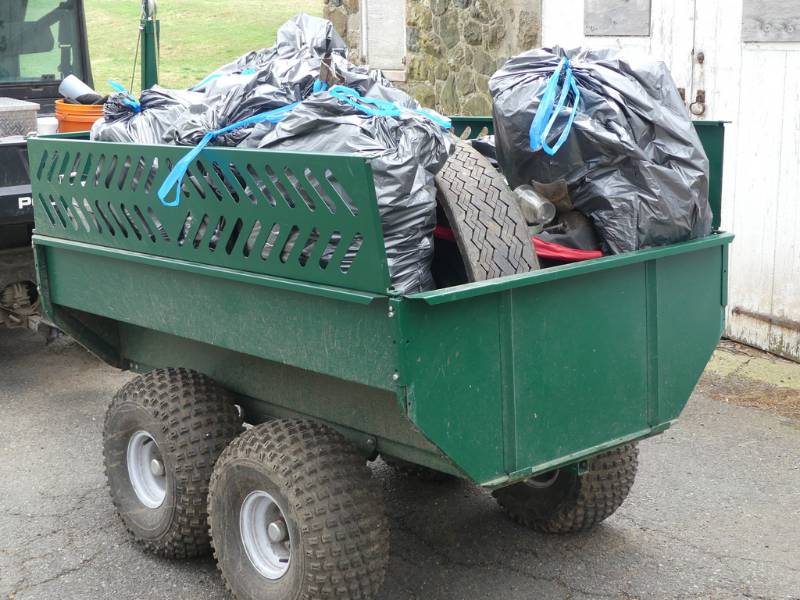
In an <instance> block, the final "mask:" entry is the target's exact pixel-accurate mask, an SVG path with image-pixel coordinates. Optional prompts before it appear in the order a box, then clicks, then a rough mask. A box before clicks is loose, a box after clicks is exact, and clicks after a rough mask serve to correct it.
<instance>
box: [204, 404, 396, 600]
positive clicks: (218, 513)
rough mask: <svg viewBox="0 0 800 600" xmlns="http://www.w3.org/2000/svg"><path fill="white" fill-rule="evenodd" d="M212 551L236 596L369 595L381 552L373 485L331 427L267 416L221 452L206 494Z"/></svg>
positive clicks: (385, 551)
mask: <svg viewBox="0 0 800 600" xmlns="http://www.w3.org/2000/svg"><path fill="white" fill-rule="evenodd" d="M208 503H209V505H208V514H209V517H208V522H209V526H210V530H211V540H212V544H213V547H214V556H215V557H216V559H217V565H218V567H219V570H220V571H221V572H222V577H223V579H224V580H225V584H226V586H227V588H228V590H229V591H230V592H231V594H232V595H233V597H235V598H237V599H239V600H255V599H259V600H261V599H275V600H278V599H283V598H336V599H342V600H343V599H351V598H352V599H356V598H358V599H362V600H367V599H369V598H373V597H374V596H375V594H376V593H377V591H378V589H379V588H380V586H381V584H382V583H383V578H384V574H385V571H386V565H387V563H388V558H389V526H388V521H387V519H386V516H385V513H384V507H383V499H382V493H381V489H380V487H379V486H378V485H377V484H376V482H374V481H372V479H371V477H370V473H369V470H368V469H367V467H366V464H365V461H364V456H363V455H362V454H360V453H359V452H358V451H357V450H356V448H355V447H354V446H353V445H352V444H350V443H349V442H348V441H347V440H345V438H344V437H342V436H341V435H340V434H339V433H337V432H336V431H334V430H333V429H331V428H329V427H326V426H325V425H321V424H319V423H315V422H313V421H307V420H298V419H277V420H274V421H269V422H267V423H262V424H261V425H258V426H257V427H254V428H252V429H250V430H248V431H246V432H245V433H243V434H242V435H241V436H239V437H238V438H236V440H234V441H233V442H232V443H231V444H230V445H229V446H228V447H227V448H226V449H225V451H224V452H223V453H222V455H221V456H220V458H219V460H218V461H217V465H216V467H215V468H214V474H213V476H212V478H211V485H210V488H209V496H208Z"/></svg>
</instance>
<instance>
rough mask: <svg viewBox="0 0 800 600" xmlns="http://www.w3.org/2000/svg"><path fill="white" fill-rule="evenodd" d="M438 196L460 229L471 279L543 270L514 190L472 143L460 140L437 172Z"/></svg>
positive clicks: (458, 238)
mask: <svg viewBox="0 0 800 600" xmlns="http://www.w3.org/2000/svg"><path fill="white" fill-rule="evenodd" d="M436 201H437V202H438V203H439V206H441V207H442V209H443V210H444V212H445V215H446V216H447V220H448V222H449V225H450V228H451V229H452V230H453V233H454V234H455V237H456V243H457V245H458V249H459V251H460V253H461V258H462V260H463V261H464V266H465V267H466V271H467V277H468V278H469V281H483V280H486V279H494V278H495V277H502V276H504V275H514V274H517V273H527V272H528V271H535V270H537V269H539V261H538V259H537V258H536V253H535V252H534V250H533V244H532V242H531V238H530V235H529V233H528V225H527V223H526V222H525V219H524V218H523V216H522V213H521V212H520V209H519V205H518V204H517V201H516V199H515V197H514V192H513V191H511V189H510V188H509V187H508V184H507V183H506V181H505V179H504V178H503V176H502V175H501V174H500V173H498V172H497V170H496V169H495V168H494V167H492V165H491V163H490V162H489V161H488V160H487V159H486V158H485V157H484V156H483V155H481V153H480V152H478V151H477V150H475V149H474V148H473V147H472V145H471V144H470V143H469V142H467V141H459V142H458V143H457V144H456V149H455V152H454V153H453V155H452V156H451V157H450V158H449V160H448V161H447V163H445V165H444V167H443V168H442V170H441V171H440V172H439V174H438V175H436Z"/></svg>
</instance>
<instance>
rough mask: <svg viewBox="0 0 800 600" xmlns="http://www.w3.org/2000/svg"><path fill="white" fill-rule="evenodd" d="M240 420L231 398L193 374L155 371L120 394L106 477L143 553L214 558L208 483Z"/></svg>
mask: <svg viewBox="0 0 800 600" xmlns="http://www.w3.org/2000/svg"><path fill="white" fill-rule="evenodd" d="M241 423H242V421H241V418H240V417H239V413H238V411H237V409H236V407H235V406H234V398H233V396H232V395H231V394H230V393H229V392H228V391H226V390H225V389H223V388H222V387H220V386H218V385H217V384H216V383H215V382H214V381H212V380H211V379H209V378H208V377H206V376H204V375H201V374H200V373H196V372H194V371H189V370H186V369H156V370H154V371H151V372H149V373H147V374H146V375H142V376H140V377H137V378H135V379H133V380H132V381H130V382H128V383H127V384H126V385H125V386H124V387H123V388H122V389H121V390H120V391H119V392H117V394H116V395H115V396H114V400H113V401H112V402H111V405H110V406H109V408H108V411H107V412H106V419H105V427H104V432H103V457H104V460H105V470H106V478H107V480H108V486H109V490H110V492H111V498H112V500H113V502H114V505H115V507H116V509H117V512H118V513H119V515H120V517H121V518H122V521H123V523H124V524H125V526H126V527H127V528H128V530H129V531H130V533H131V534H132V535H133V537H134V539H135V540H136V541H138V542H140V543H141V544H142V545H143V546H144V548H145V549H147V550H149V551H151V552H154V553H155V554H158V555H161V556H168V557H177V558H189V557H194V556H198V555H202V554H206V553H208V551H209V550H210V544H209V539H208V529H207V527H206V519H207V513H206V498H207V494H208V482H209V479H210V478H211V472H212V470H213V468H214V462H215V461H216V460H217V457H218V456H219V454H220V453H221V452H222V450H223V449H224V448H225V446H226V445H227V444H228V442H230V440H232V439H233V438H234V437H236V435H237V434H238V433H239V431H240V430H241Z"/></svg>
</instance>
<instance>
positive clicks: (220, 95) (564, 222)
mask: <svg viewBox="0 0 800 600" xmlns="http://www.w3.org/2000/svg"><path fill="white" fill-rule="evenodd" d="M489 87H490V92H491V94H492V98H493V117H494V125H495V135H494V136H489V137H485V138H482V139H479V140H474V141H473V144H474V146H475V147H476V148H477V149H478V150H479V151H480V152H481V153H483V154H484V155H485V156H487V157H488V158H489V159H490V161H491V162H492V163H493V164H494V165H495V166H496V168H497V169H498V170H500V171H501V172H502V173H503V174H504V175H505V177H506V179H507V181H508V183H509V185H510V186H511V188H512V189H515V191H517V196H518V198H519V201H520V208H521V212H522V214H523V215H524V216H525V218H526V220H528V221H529V224H531V225H532V233H536V234H538V235H537V236H536V239H534V240H533V241H534V244H536V243H537V242H538V243H540V244H547V245H548V246H547V251H553V248H555V247H559V245H563V246H567V247H569V248H572V249H575V250H576V251H577V253H575V252H573V253H572V254H573V255H576V256H584V257H594V256H599V255H601V254H602V253H605V254H608V253H622V252H629V251H634V250H639V249H642V248H647V247H651V246H659V245H666V244H672V243H675V242H680V241H684V240H687V239H691V238H696V237H701V236H704V235H708V234H709V233H710V230H711V210H710V208H709V204H708V160H707V158H706V156H705V153H704V151H703V147H702V145H701V143H700V140H699V138H698V136H697V134H696V132H695V130H694V127H693V125H692V122H691V120H690V118H689V115H688V113H687V111H686V108H685V106H684V104H683V101H682V99H681V98H680V96H679V95H678V91H677V89H676V87H675V84H674V82H673V81H672V78H671V76H670V74H669V71H668V70H667V68H666V66H665V65H664V64H663V63H661V62H656V61H652V60H650V59H647V58H644V57H642V56H640V55H631V54H628V53H626V52H624V51H619V50H587V49H581V48H578V49H573V50H563V49H561V48H558V47H555V48H552V49H548V48H545V49H538V50H532V51H529V52H526V53H524V54H521V55H519V56H516V57H514V58H512V59H510V60H509V61H508V62H507V63H506V64H505V65H504V66H503V67H502V68H501V69H500V70H498V71H497V72H496V73H495V74H494V76H493V77H492V78H491V79H490V81H489ZM104 113H105V118H104V119H102V120H100V121H98V122H97V123H95V125H94V127H93V128H92V131H91V138H92V139H93V140H98V141H109V142H124V143H137V144H178V145H186V146H195V149H194V151H193V152H195V154H192V153H189V154H188V155H187V157H186V158H185V159H184V161H182V162H186V161H190V160H191V159H192V158H193V156H196V153H199V152H200V151H201V150H202V148H203V147H204V146H205V145H206V144H213V145H218V146H237V147H243V148H269V149H274V150H295V151H297V150H299V151H309V152H344V153H351V154H359V155H362V156H368V157H369V158H370V164H371V167H372V170H373V173H374V178H375V190H376V194H377V200H378V205H379V210H380V214H381V219H382V225H383V233H384V242H385V245H386V254H387V259H388V263H389V273H390V277H391V284H392V286H393V287H394V289H395V290H397V291H398V292H400V293H406V294H407V293H413V292H418V291H423V290H428V289H432V288H434V287H435V284H434V281H433V277H432V275H431V261H432V259H433V232H434V228H435V225H436V222H435V221H436V190H435V184H434V177H435V175H436V173H438V172H439V170H440V169H441V168H442V167H443V166H444V164H445V162H446V161H447V159H448V157H449V156H450V154H451V153H452V150H453V147H454V143H455V138H454V137H453V136H452V135H451V134H450V133H449V132H448V129H449V127H450V125H449V121H448V120H447V119H445V118H443V117H441V116H440V115H438V114H437V113H435V112H433V111H428V110H425V109H422V108H420V106H419V104H418V103H417V102H416V101H415V100H414V99H413V98H412V97H410V96H409V95H408V94H406V93H405V92H403V91H402V90H399V89H397V88H395V87H394V86H393V85H392V84H391V83H390V82H389V81H388V80H387V79H386V78H385V77H384V76H383V75H382V74H381V73H380V71H376V70H371V69H370V68H369V67H367V66H359V65H354V64H352V63H350V62H349V61H348V59H347V48H346V46H345V43H344V41H343V40H342V38H341V37H340V36H339V35H338V34H337V33H336V31H335V30H334V28H333V26H332V24H331V23H330V22H329V21H327V20H324V19H320V18H316V17H310V16H307V15H298V16H296V17H294V18H292V19H290V20H289V21H288V22H286V23H285V24H284V25H283V26H282V27H281V28H280V29H279V31H278V34H277V41H276V43H275V45H274V46H272V47H270V48H264V49H262V50H257V51H253V52H250V53H248V54H245V55H244V56H242V57H240V58H238V59H237V60H235V61H233V62H232V63H230V64H227V65H225V66H222V67H220V68H219V69H217V70H216V71H214V72H213V73H211V74H209V75H208V76H207V77H206V78H204V79H203V80H202V81H201V82H200V83H198V84H197V85H196V86H195V87H193V88H192V89H190V90H174V89H166V88H163V87H160V86H154V87H152V88H150V89H148V90H145V91H144V92H143V93H142V95H141V97H140V98H139V99H138V100H137V99H134V98H133V97H131V96H130V95H129V94H127V92H125V91H120V92H119V93H116V94H112V95H111V96H110V97H109V98H108V100H107V102H106V104H105V107H104ZM187 164H188V162H187ZM182 177H183V173H182V172H180V170H179V169H175V170H174V171H173V173H172V174H171V175H170V177H169V178H168V179H167V182H165V185H164V186H162V190H160V194H159V195H160V197H161V198H162V202H164V204H166V205H168V206H174V205H176V204H178V203H179V201H180V190H181V178H182ZM166 188H169V189H172V188H174V189H175V194H176V197H175V200H174V201H171V202H167V201H165V200H164V193H163V192H164V189H166ZM534 226H535V227H534ZM534 228H535V231H533V229H534ZM539 250H540V247H539V246H537V252H538V251H539ZM583 251H585V252H588V254H583V255H582V254H581V252H583ZM556 254H557V252H556ZM540 256H541V253H540ZM351 258H352V257H345V260H348V259H351Z"/></svg>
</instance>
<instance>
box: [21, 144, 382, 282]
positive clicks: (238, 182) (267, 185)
mask: <svg viewBox="0 0 800 600" xmlns="http://www.w3.org/2000/svg"><path fill="white" fill-rule="evenodd" d="M28 146H29V156H30V164H31V181H32V185H33V190H34V193H33V196H34V216H35V219H36V230H37V232H38V233H39V234H42V235H48V236H51V237H55V238H60V239H66V240H74V241H78V242H85V243H89V244H93V245H97V246H105V247H109V248H119V249H123V250H130V251H133V252H139V253H144V254H150V255H155V256H161V257H165V258H172V259H179V260H183V261H187V262H193V263H200V264H206V265H213V266H219V267H225V268H229V269H235V270H239V271H244V272H248V273H258V274H264V275H273V276H277V277H281V278H285V279H292V280H298V281H305V282H312V283H320V284H323V285H332V286H337V287H341V288H345V289H353V290H361V291H367V292H385V291H386V289H387V287H388V286H389V273H388V266H387V264H386V253H385V250H384V244H383V233H382V229H381V224H380V219H379V218H378V207H377V201H376V199H375V188H374V185H373V183H372V170H371V168H370V167H369V163H368V161H367V160H366V159H364V158H361V157H356V156H345V155H314V154H304V153H283V152H271V151H263V150H240V149H229V148H209V149H207V150H205V151H203V153H202V154H201V155H200V156H199V157H198V158H197V160H195V161H194V162H193V163H192V164H191V165H190V167H189V171H188V174H187V177H186V178H185V179H184V182H183V186H182V188H183V191H182V194H181V204H180V206H177V207H168V206H163V205H162V204H161V202H160V201H159V199H158V198H157V196H156V192H157V190H158V188H159V187H160V186H161V184H162V183H163V181H164V179H166V177H167V175H168V174H169V172H170V170H171V165H174V164H175V163H177V162H178V160H180V158H181V157H183V156H184V154H186V152H187V149H186V148H181V147H176V146H146V145H139V146H137V145H126V144H112V143H98V142H90V141H88V140H76V139H61V138H31V140H30V141H29V144H28ZM170 199H172V198H170ZM354 213H355V214H354ZM359 239H360V240H361V242H360V246H359V247H358V248H355V246H353V248H354V249H353V251H354V252H355V253H356V254H355V257H354V258H353V259H352V264H351V265H350V266H349V269H348V261H346V260H345V256H346V253H347V252H348V248H349V247H351V244H353V245H356V244H358V243H359V242H358V240H359ZM334 248H335V249H334ZM265 254H266V258H265V257H264V255H265Z"/></svg>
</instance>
